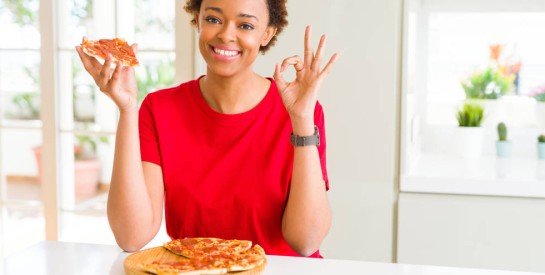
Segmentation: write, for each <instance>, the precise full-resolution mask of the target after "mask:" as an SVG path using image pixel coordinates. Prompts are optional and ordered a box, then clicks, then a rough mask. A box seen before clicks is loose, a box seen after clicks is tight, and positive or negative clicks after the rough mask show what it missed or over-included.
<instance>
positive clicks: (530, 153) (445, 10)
mask: <svg viewBox="0 0 545 275" xmlns="http://www.w3.org/2000/svg"><path fill="white" fill-rule="evenodd" d="M405 14H406V28H405V42H404V47H405V51H404V52H405V58H404V85H403V86H404V87H403V99H404V103H403V120H402V121H403V122H402V123H403V126H402V129H403V130H402V165H401V167H402V168H401V173H402V180H401V189H402V190H405V191H420V192H426V191H429V188H428V187H429V186H432V187H431V189H434V188H437V189H434V190H436V191H438V192H447V191H445V190H446V189H449V188H446V189H444V190H443V191H441V190H442V189H441V188H442V187H440V185H441V184H442V183H444V182H452V183H453V184H455V187H453V188H450V191H448V192H454V193H456V192H459V193H470V194H472V192H481V194H492V195H493V194H498V193H497V192H499V191H498V189H501V188H498V189H496V187H498V185H496V187H492V189H495V190H492V191H491V190H488V189H487V190H484V191H483V190H481V191H475V190H471V187H468V188H469V189H463V188H462V189H463V190H462V189H460V186H466V185H464V183H467V186H469V185H470V184H473V185H474V186H479V183H481V184H482V183H489V184H492V183H498V184H500V185H501V184H505V187H506V188H511V186H510V184H511V183H517V182H518V183H520V182H524V183H527V184H528V186H530V187H529V188H526V187H528V186H526V185H524V186H522V187H521V188H523V189H524V188H526V191H524V192H522V193H524V194H520V192H519V193H518V195H524V196H526V195H527V196H536V195H537V196H545V190H542V189H540V188H537V189H536V188H534V187H535V186H537V185H538V182H539V180H541V179H542V177H543V175H542V174H543V173H539V171H540V170H541V169H542V168H543V167H542V164H541V162H540V161H538V160H537V157H536V142H537V136H538V134H539V133H540V132H545V124H544V123H543V122H542V121H541V120H542V119H544V120H545V115H540V114H541V113H540V112H541V109H542V108H543V106H544V105H545V104H544V103H542V102H540V98H539V97H536V96H535V95H536V93H537V92H538V90H539V89H543V93H545V87H544V88H540V87H542V86H543V85H544V84H545V52H543V50H542V49H543V48H545V38H544V37H543V36H542V35H540V33H541V32H542V31H541V30H540V26H543V24H544V23H545V3H543V1H539V0H527V1H507V0H502V1H491V0H478V1H446V0H413V1H408V2H407V5H406V11H405ZM499 49H501V55H499V57H496V55H495V53H498V50H499ZM490 68H492V69H491V70H492V71H493V72H494V73H497V75H498V77H501V79H500V80H501V81H505V83H507V84H506V85H505V87H506V88H505V89H503V88H502V87H503V86H501V85H502V84H501V83H503V82H501V81H500V80H495V81H491V82H485V84H486V83H489V84H488V85H487V86H486V87H487V89H488V90H483V93H490V91H496V92H498V93H499V96H497V98H496V99H482V98H480V99H471V101H472V102H476V103H477V104H479V105H481V106H482V107H483V108H484V119H483V121H482V124H481V127H459V126H458V121H457V117H456V116H457V113H458V111H459V110H460V108H461V106H463V104H464V103H466V102H468V99H470V98H471V97H472V96H470V95H468V94H467V91H466V90H464V88H463V86H462V82H465V83H468V80H469V79H470V77H472V76H475V75H478V76H479V77H481V79H482V78H483V77H484V76H483V75H484V72H485V71H486V70H488V69H490ZM491 75H494V74H491ZM498 79H499V78H498ZM473 86H474V85H473ZM500 86H501V87H500ZM500 88H501V89H500ZM502 89H503V90H502ZM499 91H502V92H501V93H500V92H499ZM494 97H496V96H494ZM494 97H487V98H494ZM499 122H504V123H505V124H507V127H508V136H509V137H508V138H509V140H510V141H511V143H512V153H511V156H510V157H509V158H498V157H496V152H495V150H496V148H495V143H496V141H497V139H498V134H497V130H496V127H497V124H498V123H499ZM470 128H471V130H478V131H479V132H480V136H481V137H480V139H479V140H477V141H476V142H475V143H474V144H475V146H473V147H472V146H469V145H467V143H462V141H463V140H465V139H466V134H465V133H463V132H467V131H465V130H470ZM477 128H478V129H477ZM462 144H464V145H462ZM441 181H443V182H441ZM423 183H426V184H428V185H426V186H428V187H423V186H424V185H423ZM414 184H416V185H414ZM419 184H421V185H419ZM444 186H445V185H443V187H444ZM480 186H482V185H480ZM532 186H533V187H532ZM419 188H423V189H419ZM464 188H465V187H464ZM515 189H516V188H515ZM515 193H516V192H515ZM513 195H514V193H513Z"/></svg>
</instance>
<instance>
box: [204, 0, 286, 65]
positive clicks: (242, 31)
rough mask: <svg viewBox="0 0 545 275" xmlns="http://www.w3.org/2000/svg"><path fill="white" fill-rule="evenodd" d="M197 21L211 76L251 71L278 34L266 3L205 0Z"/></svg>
mask: <svg viewBox="0 0 545 275" xmlns="http://www.w3.org/2000/svg"><path fill="white" fill-rule="evenodd" d="M196 20H197V29H198V31H199V50H200V51H201V54H202V56H203V58H204V60H205V61H206V64H207V65H208V70H209V73H211V72H213V73H215V74H218V75H221V76H232V75H235V74H236V73H239V72H243V71H245V70H251V69H252V64H253V62H254V60H255V58H256V57H257V55H258V54H259V47H260V46H264V45H266V44H267V43H268V42H269V41H270V39H271V38H272V37H273V36H274V34H275V33H276V28H274V27H269V26H268V25H269V12H268V9H267V4H266V0H229V1H227V0H203V1H202V5H201V9H200V12H199V13H198V14H196Z"/></svg>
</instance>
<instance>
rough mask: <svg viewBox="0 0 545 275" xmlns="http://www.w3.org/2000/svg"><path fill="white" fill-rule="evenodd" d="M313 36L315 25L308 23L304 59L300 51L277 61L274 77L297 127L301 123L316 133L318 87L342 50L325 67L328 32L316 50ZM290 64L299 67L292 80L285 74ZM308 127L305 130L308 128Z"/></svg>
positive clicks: (300, 125) (304, 127)
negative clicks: (312, 28) (278, 62)
mask: <svg viewBox="0 0 545 275" xmlns="http://www.w3.org/2000/svg"><path fill="white" fill-rule="evenodd" d="M310 38H311V28H310V26H307V28H306V30H305V56H304V60H301V57H299V56H297V55H295V56H292V57H288V58H286V59H284V61H283V62H282V64H277V65H276V68H275V72H274V80H275V81H276V84H277V86H278V91H279V92H280V96H281V97H282V101H283V103H284V106H285V107H286V109H287V111H288V113H289V115H290V117H291V120H292V124H293V127H294V131H295V128H299V127H301V129H306V130H308V131H310V132H311V133H312V132H313V126H314V121H313V120H314V108H315V106H316V101H317V94H318V90H319V89H320V86H321V84H322V81H323V80H324V79H325V78H326V76H327V75H328V74H329V71H330V70H331V67H333V64H334V63H335V61H336V60H337V57H338V54H336V53H335V54H334V55H333V56H332V57H331V58H330V59H329V62H328V63H327V64H326V66H325V67H324V68H323V69H322V68H321V67H320V63H321V62H322V58H323V57H322V56H323V53H324V48H325V42H326V36H325V35H322V37H321V38H320V43H319V44H318V49H317V50H316V53H314V51H313V49H312V45H311V41H310ZM289 66H293V67H294V68H295V71H296V74H295V75H296V77H295V80H293V81H292V82H288V81H286V80H285V79H284V77H283V73H284V71H285V70H286V69H287V68H288V67H289ZM306 130H303V131H305V132H308V131H306Z"/></svg>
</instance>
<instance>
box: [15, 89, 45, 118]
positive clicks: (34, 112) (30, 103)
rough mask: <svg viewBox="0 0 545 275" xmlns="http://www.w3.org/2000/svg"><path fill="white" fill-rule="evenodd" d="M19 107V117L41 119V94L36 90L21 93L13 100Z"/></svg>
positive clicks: (17, 116)
mask: <svg viewBox="0 0 545 275" xmlns="http://www.w3.org/2000/svg"><path fill="white" fill-rule="evenodd" d="M11 101H12V102H13V104H14V105H15V106H17V108H18V109H19V111H18V114H17V115H16V118H18V119H40V107H39V105H38V101H39V95H38V93H36V92H27V93H20V94H18V95H16V96H14V97H13V98H12V100H11Z"/></svg>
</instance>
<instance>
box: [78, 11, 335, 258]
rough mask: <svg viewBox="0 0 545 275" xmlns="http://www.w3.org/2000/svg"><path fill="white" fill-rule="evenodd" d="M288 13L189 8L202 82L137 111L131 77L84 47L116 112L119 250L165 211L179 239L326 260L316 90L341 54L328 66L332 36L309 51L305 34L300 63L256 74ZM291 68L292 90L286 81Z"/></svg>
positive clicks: (155, 97) (147, 235) (112, 197)
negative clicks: (236, 242)
mask: <svg viewBox="0 0 545 275" xmlns="http://www.w3.org/2000/svg"><path fill="white" fill-rule="evenodd" d="M285 5H286V1H285V0H279V1H272V0H270V1H269V0H267V1H266V0H262V1H254V0H235V1H229V2H226V1H218V0H204V1H188V2H187V4H186V11H188V12H189V14H190V15H191V16H192V22H193V23H194V25H195V27H196V29H197V32H198V45H199V50H200V53H201V55H202V57H203V58H204V60H205V62H206V65H207V70H206V75H203V76H201V77H199V78H197V79H195V80H192V81H188V82H186V83H183V84H181V85H179V86H176V87H173V88H168V89H164V90H160V91H157V92H154V93H151V94H149V95H148V96H147V97H146V98H145V99H144V101H143V103H142V106H141V107H140V109H139V111H138V108H139V106H138V104H137V100H136V96H137V94H138V89H137V86H136V85H135V82H136V81H135V72H134V69H133V68H132V67H123V66H121V64H119V63H117V64H116V67H115V69H112V68H111V65H112V64H113V62H112V60H111V59H107V60H106V61H105V63H104V64H100V63H98V61H97V60H96V59H94V58H93V57H90V56H88V55H86V54H85V53H84V52H83V51H82V49H81V48H80V47H77V51H78V53H79V56H80V58H81V60H82V62H83V65H84V67H85V69H86V70H87V71H88V72H89V74H90V75H91V76H92V77H93V79H94V80H95V83H96V84H97V85H98V87H99V88H100V90H101V91H102V92H104V93H105V94H106V95H108V96H109V97H110V98H111V99H112V100H113V101H114V103H115V104H116V105H117V107H118V109H119V111H120V119H119V123H118V129H117V141H116V149H115V155H116V157H115V161H114V168H113V175H112V183H111V187H110V193H109V197H108V218H109V222H110V226H111V228H112V231H113V233H114V235H115V237H116V241H117V243H118V244H119V245H120V247H121V248H123V249H124V250H127V251H134V250H138V249H140V248H141V247H142V246H144V245H146V244H147V243H148V242H149V241H150V240H151V239H152V238H153V237H154V236H155V234H156V233H157V230H158V228H159V225H160V224H161V221H162V209H163V202H164V207H165V217H166V226H167V233H168V234H169V236H170V237H171V238H173V239H178V238H184V237H215V238H223V239H245V240H251V241H253V242H254V243H257V244H259V245H261V246H263V248H264V249H265V251H266V252H267V253H269V254H278V255H292V256H301V255H302V256H313V257H321V256H320V254H319V251H318V250H319V247H320V244H321V242H322V240H323V239H324V237H325V236H326V234H327V232H328V230H329V227H330V223H331V210H330V208H329V203H328V199H327V195H326V191H327V190H328V189H329V182H328V177H327V170H326V165H325V164H326V163H325V146H326V140H325V129H324V114H323V110H322V107H321V105H320V104H319V103H318V102H317V93H318V91H319V89H320V86H321V84H322V82H323V81H324V80H325V78H326V76H327V75H328V73H329V71H330V70H331V68H332V66H333V63H334V62H335V60H336V58H337V55H333V56H332V57H331V58H330V59H329V61H328V62H327V63H326V64H325V66H322V64H321V62H322V60H323V59H324V57H323V55H324V48H325V40H326V37H325V36H322V37H321V39H320V42H319V44H318V47H317V49H316V51H314V50H313V47H312V44H311V29H310V27H307V29H306V31H305V36H304V38H305V39H304V45H302V46H304V47H302V48H304V50H305V51H304V52H305V55H304V57H303V58H301V57H299V56H292V57H289V58H286V59H284V60H283V61H282V62H281V63H279V64H277V65H276V67H275V73H274V76H273V77H263V76H261V75H259V74H257V73H255V72H254V70H253V64H254V61H255V59H256V58H257V56H258V54H259V52H262V53H265V52H266V51H267V50H268V49H269V47H270V46H271V45H272V43H274V41H276V35H278V34H279V33H280V32H281V31H282V30H283V28H284V27H285V26H286V24H287V19H286V16H287V11H286V7H285ZM133 47H134V46H133ZM290 66H293V67H294V68H295V70H296V71H297V73H296V78H295V80H293V81H292V82H288V81H286V80H285V79H284V78H283V74H284V72H285V71H286V70H287V69H288V67H290ZM271 67H273V66H272V65H271ZM173 125H176V127H175V128H174V127H173ZM290 137H291V143H290ZM293 140H295V141H297V140H303V141H305V140H306V141H309V142H293ZM317 140H319V141H320V142H310V141H317ZM241 167H243V168H244V169H240V168H241ZM135 202H138V203H135Z"/></svg>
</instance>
